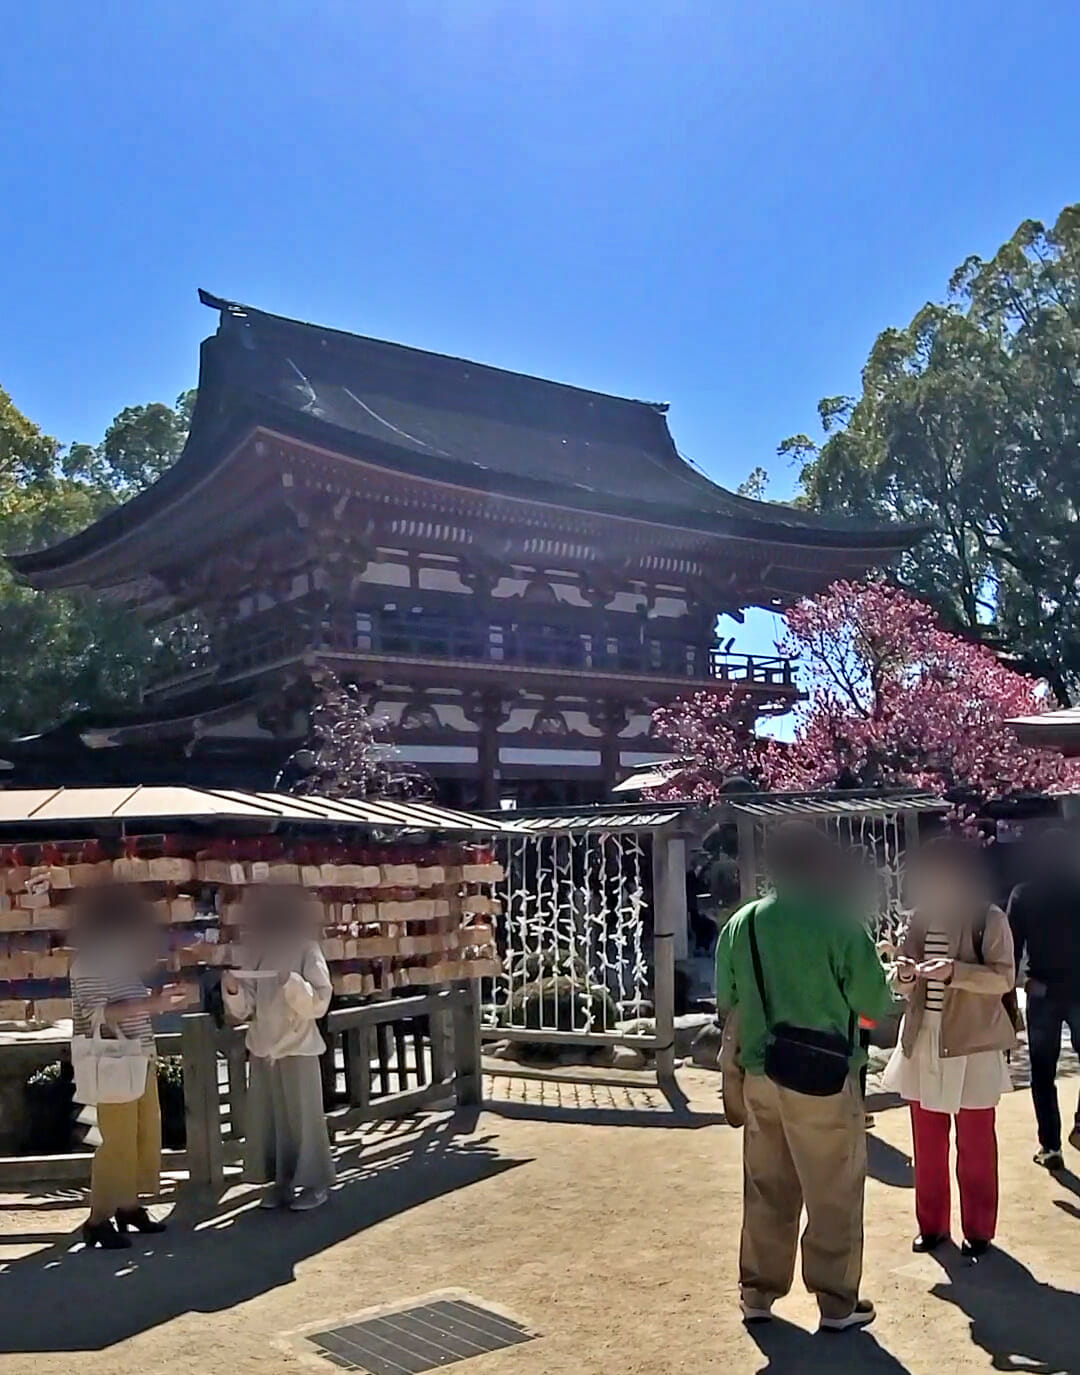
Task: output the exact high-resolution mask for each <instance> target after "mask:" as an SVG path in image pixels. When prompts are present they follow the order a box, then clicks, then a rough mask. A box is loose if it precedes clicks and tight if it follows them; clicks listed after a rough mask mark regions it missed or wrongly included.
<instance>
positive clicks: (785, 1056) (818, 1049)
mask: <svg viewBox="0 0 1080 1375" xmlns="http://www.w3.org/2000/svg"><path fill="white" fill-rule="evenodd" d="M756 919H757V913H756V912H752V913H751V914H750V921H749V923H748V931H749V935H750V958H751V959H752V960H753V963H754V978H755V980H756V981H757V987H758V994H759V996H760V998H761V1008H762V1011H763V1012H764V1014H765V1027H766V1041H765V1074H766V1075H767V1077H768V1078H770V1079H771V1080H772V1081H773V1083H774V1084H779V1085H780V1087H781V1088H785V1089H792V1090H793V1091H794V1092H795V1093H806V1094H809V1095H810V1096H811V1097H814V1098H831V1097H832V1096H833V1095H834V1094H837V1093H840V1092H842V1091H843V1088H844V1085H845V1084H846V1083H847V1080H848V1076H849V1075H850V1073H851V1056H852V1054H853V1052H854V1049H855V1014H854V1013H852V1014H851V1015H850V1017H849V1019H848V1034H847V1039H846V1040H845V1039H844V1037H843V1036H841V1035H840V1034H839V1033H838V1032H835V1031H816V1030H815V1029H814V1028H813V1027H804V1026H792V1025H791V1023H790V1022H780V1023H778V1024H777V1025H773V1020H772V1015H771V1013H770V1011H769V998H768V994H767V993H766V992H765V975H764V973H763V972H762V969H761V954H760V952H759V950H758V943H757V933H756V932H755V930H754V922H755V921H756Z"/></svg>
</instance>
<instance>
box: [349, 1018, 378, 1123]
mask: <svg viewBox="0 0 1080 1375" xmlns="http://www.w3.org/2000/svg"><path fill="white" fill-rule="evenodd" d="M342 1044H343V1046H344V1050H345V1093H346V1096H347V1097H348V1100H349V1106H350V1107H353V1108H361V1109H364V1110H365V1111H366V1110H367V1109H368V1108H369V1107H370V1106H371V1029H370V1027H366V1026H351V1027H348V1028H347V1029H346V1031H345V1033H344V1034H343V1036H342Z"/></svg>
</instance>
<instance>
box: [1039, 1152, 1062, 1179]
mask: <svg viewBox="0 0 1080 1375" xmlns="http://www.w3.org/2000/svg"><path fill="white" fill-rule="evenodd" d="M1032 1159H1033V1160H1034V1161H1035V1164H1036V1165H1041V1166H1042V1167H1043V1169H1044V1170H1049V1171H1050V1173H1051V1174H1053V1172H1054V1171H1055V1170H1063V1169H1064V1168H1065V1157H1064V1156H1063V1155H1062V1154H1061V1152H1060V1151H1044V1150H1038V1151H1036V1152H1035V1154H1034V1156H1033V1157H1032Z"/></svg>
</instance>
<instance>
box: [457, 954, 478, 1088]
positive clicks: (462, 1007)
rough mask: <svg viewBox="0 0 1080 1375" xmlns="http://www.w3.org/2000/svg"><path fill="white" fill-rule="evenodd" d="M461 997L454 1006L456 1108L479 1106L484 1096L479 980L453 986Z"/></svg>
mask: <svg viewBox="0 0 1080 1375" xmlns="http://www.w3.org/2000/svg"><path fill="white" fill-rule="evenodd" d="M456 986H457V987H458V988H459V989H460V990H461V991H462V992H463V993H464V994H465V996H464V997H463V998H461V999H459V1001H458V1003H457V1005H456V1006H455V1008H454V1089H455V1094H456V1097H457V1104H458V1107H459V1108H476V1107H479V1106H480V1104H481V1102H482V1101H483V1097H484V1079H483V1072H482V1068H481V1059H480V1056H481V1050H480V983H479V981H478V980H474V979H470V980H469V981H468V982H467V983H462V984H458V985H456Z"/></svg>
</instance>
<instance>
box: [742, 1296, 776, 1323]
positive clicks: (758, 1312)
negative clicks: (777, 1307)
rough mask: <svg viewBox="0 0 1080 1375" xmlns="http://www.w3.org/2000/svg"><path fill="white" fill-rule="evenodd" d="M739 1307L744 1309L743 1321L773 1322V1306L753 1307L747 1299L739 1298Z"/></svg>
mask: <svg viewBox="0 0 1080 1375" xmlns="http://www.w3.org/2000/svg"><path fill="white" fill-rule="evenodd" d="M739 1308H740V1309H741V1310H742V1318H743V1322H746V1323H758V1322H772V1309H771V1308H751V1307H750V1305H749V1304H748V1303H747V1302H746V1300H745V1299H740V1300H739Z"/></svg>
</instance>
